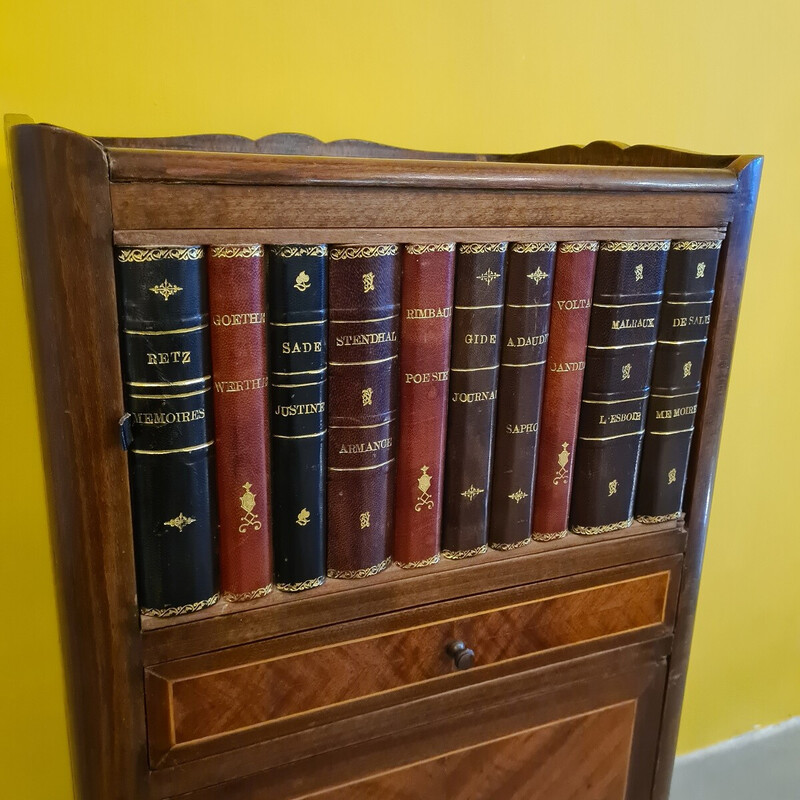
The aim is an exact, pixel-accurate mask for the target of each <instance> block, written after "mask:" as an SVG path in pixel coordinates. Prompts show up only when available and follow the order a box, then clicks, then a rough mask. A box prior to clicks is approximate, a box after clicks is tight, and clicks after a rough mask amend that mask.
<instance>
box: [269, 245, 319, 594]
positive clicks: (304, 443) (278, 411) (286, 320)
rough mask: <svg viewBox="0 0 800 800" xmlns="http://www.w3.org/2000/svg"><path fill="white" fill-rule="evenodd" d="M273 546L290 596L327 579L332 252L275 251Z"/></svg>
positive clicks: (278, 579)
mask: <svg viewBox="0 0 800 800" xmlns="http://www.w3.org/2000/svg"><path fill="white" fill-rule="evenodd" d="M268 256H269V260H268V270H267V272H268V285H269V290H268V300H269V353H270V356H269V367H270V408H271V415H270V416H271V429H272V436H271V442H272V542H273V550H274V563H275V585H276V586H277V588H278V589H279V590H281V591H284V592H300V591H304V590H307V589H313V588H314V587H316V586H320V585H322V583H324V581H325V558H326V553H325V546H326V532H327V522H326V518H327V505H326V491H327V483H328V474H327V448H328V408H327V403H328V397H327V394H328V392H327V389H328V386H327V384H328V380H327V376H328V257H327V256H328V248H327V246H326V245H324V244H320V245H283V246H275V247H270V248H269V253H268Z"/></svg>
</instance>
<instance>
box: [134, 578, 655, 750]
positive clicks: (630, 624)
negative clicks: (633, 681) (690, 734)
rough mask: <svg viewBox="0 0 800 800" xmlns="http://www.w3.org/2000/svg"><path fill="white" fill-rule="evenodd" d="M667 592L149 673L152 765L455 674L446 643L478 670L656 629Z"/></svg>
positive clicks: (631, 590)
mask: <svg viewBox="0 0 800 800" xmlns="http://www.w3.org/2000/svg"><path fill="white" fill-rule="evenodd" d="M669 588H670V571H668V570H664V571H659V572H653V573H649V574H645V575H642V576H637V577H634V578H630V579H628V580H620V581H615V582H612V583H605V584H601V585H599V586H591V587H589V588H584V589H581V590H577V591H572V592H566V593H562V594H556V595H554V596H549V597H541V598H537V599H535V600H531V601H529V602H524V603H518V604H515V605H511V606H507V607H502V608H495V609H492V610H489V611H486V612H484V613H480V614H473V615H470V616H462V617H456V618H452V619H447V620H444V621H442V622H438V623H435V624H429V625H421V626H417V627H412V628H408V629H405V630H399V631H395V632H392V633H387V634H385V635H382V636H371V637H366V638H363V639H358V640H355V641H352V640H351V641H344V642H341V643H338V644H333V645H329V646H326V647H318V648H314V649H310V650H303V651H302V652H299V653H290V654H287V655H282V656H279V657H275V658H265V659H261V660H251V661H248V662H245V663H240V664H238V665H235V666H234V665H230V664H229V665H228V666H227V668H226V667H225V666H224V664H225V660H227V661H228V662H230V660H231V658H236V653H231V654H228V655H225V654H221V655H220V656H217V655H216V654H211V655H209V656H207V657H200V658H196V659H188V660H187V661H188V662H189V663H187V664H184V665H180V664H178V665H171V664H166V665H163V666H162V667H161V668H156V669H153V670H148V672H147V684H146V685H147V696H148V716H149V719H150V721H151V725H152V726H153V736H152V738H151V759H152V760H153V763H157V761H158V759H159V758H161V757H162V756H163V754H164V750H163V749H161V747H163V743H165V742H169V743H175V744H178V745H181V744H185V743H187V742H192V741H195V740H198V739H202V738H204V737H208V736H218V735H221V734H227V733H231V732H234V731H237V730H240V729H243V728H248V727H250V726H256V725H262V724H264V723H267V722H270V721H274V720H278V719H281V718H284V717H288V716H291V715H295V714H301V713H304V712H309V711H314V710H318V709H324V708H326V707H331V706H334V705H337V704H343V703H347V702H349V701H353V700H356V699H358V698H365V697H369V696H372V695H377V694H381V693H384V692H391V691H393V690H397V689H400V688H402V687H407V686H410V685H414V684H419V683H423V682H425V681H430V680H432V679H435V678H440V677H444V676H447V675H452V674H453V673H454V672H455V670H454V667H453V664H452V661H451V660H450V658H449V657H448V656H447V654H446V652H445V648H446V646H447V644H448V643H449V642H451V641H455V640H462V641H464V642H466V643H467V645H468V646H470V647H472V648H473V649H474V650H475V654H476V657H475V664H476V667H475V670H479V669H480V668H481V667H486V666H490V665H493V664H497V663H500V662H504V661H507V660H512V659H518V658H521V657H523V656H526V655H529V654H532V653H537V652H542V651H545V650H550V649H554V648H560V647H565V646H568V645H574V644H578V643H581V642H589V641H594V640H598V639H603V638H606V637H611V636H614V635H618V634H621V633H624V632H629V631H634V630H638V629H641V628H645V627H648V626H659V625H662V624H663V623H664V621H665V612H666V606H667V598H668V596H669ZM221 659H224V660H221ZM165 686H168V687H169V691H167V689H166V688H165ZM167 696H169V698H170V699H171V702H170V704H169V713H166V712H165V710H164V704H165V697H167ZM151 707H152V713H150V710H151ZM167 721H168V724H167V730H164V729H163V728H164V724H165V723H167ZM159 745H161V747H159Z"/></svg>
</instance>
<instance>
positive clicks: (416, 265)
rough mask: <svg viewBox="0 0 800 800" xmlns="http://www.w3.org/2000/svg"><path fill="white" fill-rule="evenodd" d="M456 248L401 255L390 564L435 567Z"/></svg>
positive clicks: (423, 247) (420, 247)
mask: <svg viewBox="0 0 800 800" xmlns="http://www.w3.org/2000/svg"><path fill="white" fill-rule="evenodd" d="M455 252H456V246H455V244H409V245H406V246H405V248H404V252H403V284H402V294H401V313H400V317H401V323H400V423H399V431H398V444H397V478H396V480H397V488H396V496H395V536H394V562H395V563H396V564H397V565H398V566H400V567H404V568H411V567H424V566H428V565H429V564H435V563H436V562H437V561H438V560H439V549H440V542H441V532H442V489H443V486H444V446H445V436H446V433H447V387H448V385H449V379H450V334H451V328H452V321H453V274H454V270H455Z"/></svg>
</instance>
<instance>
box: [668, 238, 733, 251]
mask: <svg viewBox="0 0 800 800" xmlns="http://www.w3.org/2000/svg"><path fill="white" fill-rule="evenodd" d="M720 247H722V239H714V240H711V241H708V242H688V241H687V242H673V244H672V249H673V250H719V249H720Z"/></svg>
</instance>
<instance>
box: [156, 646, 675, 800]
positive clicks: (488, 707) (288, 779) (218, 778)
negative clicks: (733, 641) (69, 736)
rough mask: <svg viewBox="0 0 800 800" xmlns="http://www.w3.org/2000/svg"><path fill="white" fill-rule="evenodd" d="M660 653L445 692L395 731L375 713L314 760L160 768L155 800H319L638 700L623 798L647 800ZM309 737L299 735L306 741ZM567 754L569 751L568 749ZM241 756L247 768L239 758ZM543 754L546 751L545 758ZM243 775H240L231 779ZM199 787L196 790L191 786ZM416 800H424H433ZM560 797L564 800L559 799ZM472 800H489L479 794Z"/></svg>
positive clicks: (298, 757)
mask: <svg viewBox="0 0 800 800" xmlns="http://www.w3.org/2000/svg"><path fill="white" fill-rule="evenodd" d="M661 641H663V640H661ZM659 647H660V645H659V644H658V643H656V642H653V643H650V644H646V645H639V646H636V647H626V648H621V649H619V650H614V651H612V652H610V653H604V654H602V655H597V656H592V657H588V658H580V659H574V660H571V661H562V662H560V663H558V664H552V665H550V666H547V667H542V668H540V669H536V670H533V671H519V672H517V673H515V674H513V675H511V676H508V677H507V678H504V679H500V680H496V681H491V682H488V683H485V684H481V685H479V686H473V687H469V688H465V689H463V690H461V691H460V692H459V693H457V695H458V697H457V702H453V703H450V705H449V706H447V707H445V706H443V705H442V702H441V700H442V697H444V698H447V697H448V695H447V694H446V695H444V696H438V695H437V696H436V697H435V698H431V699H430V700H429V701H422V702H417V703H410V704H407V705H404V706H402V707H401V708H399V709H397V710H396V711H395V712H394V715H393V717H394V719H396V720H397V721H398V722H399V726H398V727H395V726H393V725H392V724H391V719H389V720H388V721H386V720H384V721H383V722H382V723H381V724H378V725H376V724H375V722H374V720H375V718H376V716H377V715H375V716H367V717H362V718H360V725H359V727H360V731H359V733H360V736H359V738H358V739H356V740H353V738H352V737H353V730H352V729H353V728H354V727H355V726H352V725H350V727H349V728H346V729H345V731H346V732H345V733H344V737H343V739H342V740H341V741H339V743H338V748H337V749H335V750H334V751H333V752H320V751H316V754H315V753H314V752H313V751H311V752H309V750H308V748H307V747H303V745H302V744H300V742H297V744H290V743H289V741H286V742H284V741H279V742H272V743H271V744H270V746H267V745H266V744H265V745H262V746H259V747H257V748H251V749H250V751H249V752H247V751H242V750H236V751H233V752H231V753H229V754H223V755H220V756H215V757H212V758H208V759H203V760H202V761H200V762H195V763H194V764H185V765H181V766H179V767H176V768H173V769H168V770H158V771H156V772H153V773H151V791H152V794H151V796H152V797H163V796H164V794H166V795H168V796H172V795H176V794H178V793H184V792H185V793H186V794H185V795H183V794H181V798H182V800H219V799H220V798H223V797H224V798H225V800H252V798H253V797H261V796H262V793H263V794H264V796H269V797H270V798H275V800H289V798H300V797H305V796H307V795H309V794H310V795H312V796H313V793H315V792H319V791H321V790H323V789H326V788H330V787H338V786H341V785H343V784H350V783H353V782H354V781H358V780H360V779H363V778H365V777H367V776H371V775H376V774H382V773H385V772H388V771H390V770H395V769H399V768H403V767H406V766H410V765H412V764H416V763H419V762H421V761H425V760H429V759H435V758H438V757H440V756H442V755H445V754H447V753H452V752H455V751H459V750H462V749H466V748H469V747H473V746H475V745H476V744H480V743H483V742H487V741H490V742H491V741H494V740H497V739H501V738H503V737H506V736H509V735H513V734H514V733H517V732H519V731H523V730H530V729H531V728H534V727H538V726H543V725H547V724H549V723H552V722H554V721H556V720H562V719H570V718H572V717H575V716H578V715H583V714H586V713H587V712H592V711H598V710H600V709H604V708H606V707H608V706H612V705H616V704H619V703H623V702H625V701H628V700H636V719H635V722H634V733H633V740H632V744H631V756H630V772H629V775H628V785H627V794H626V800H642V799H643V798H645V797H646V796H647V793H648V791H649V787H650V782H651V781H652V773H653V763H654V757H655V744H656V740H657V735H658V723H659V709H660V703H661V700H662V697H663V687H664V673H665V669H664V662H663V659H661V658H659V656H658V655H657V653H658V652H663V650H662V651H659V649H658V648H659ZM390 713H391V712H390ZM383 714H384V715H385V714H386V712H383ZM319 733H320V732H319V731H318V732H317V733H316V734H312V735H319ZM308 734H309V732H306V733H305V734H301V735H299V736H302V737H304V738H308ZM297 738H299V737H295V740H297ZM298 745H299V747H298ZM566 747H567V748H570V743H569V741H568V742H567V743H566ZM598 747H602V744H601V743H600V742H597V741H595V743H594V748H598ZM570 749H572V748H570ZM574 749H575V753H574V756H575V759H576V762H578V761H580V760H581V759H583V758H590V757H591V756H590V754H589V753H587V752H585V751H584V750H583V748H577V747H576V748H574ZM276 751H277V752H276ZM245 753H246V755H247V756H248V758H247V760H246V761H245V760H244V758H242V756H243V755H244V754H245ZM545 756H546V754H545V753H544V752H542V753H541V757H542V758H543V759H545ZM237 762H238V763H237ZM237 767H238V771H239V775H238V776H237V777H234V778H230V779H227V777H226V776H230V774H231V772H233V771H237ZM484 768H488V765H484V764H482V763H480V762H475V763H473V764H472V767H471V769H470V770H469V772H466V773H465V774H464V775H463V776H462V777H463V779H464V780H465V781H469V780H470V779H471V777H472V775H473V774H480V771H481V770H482V769H484ZM572 768H573V769H574V768H576V765H575V764H573V766H572ZM247 770H249V773H248V772H247ZM204 776H205V778H206V780H208V779H209V778H211V776H213V781H214V783H215V785H214V786H210V787H207V788H202V783H201V781H202V779H203V777H204ZM598 779H599V776H598ZM193 785H194V786H196V789H195V790H192V789H191V788H190V787H191V786H193ZM376 796H379V795H376ZM420 797H423V798H426V800H427V798H428V797H431V796H430V795H427V794H422V795H420ZM494 797H497V798H498V800H500V797H501V796H497V795H490V796H489V798H490V799H491V800H494ZM554 797H555V798H556V800H560V795H558V794H556V795H554ZM437 800H438V798H437ZM474 800H485V798H484V797H483V796H481V795H475V796H474Z"/></svg>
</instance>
